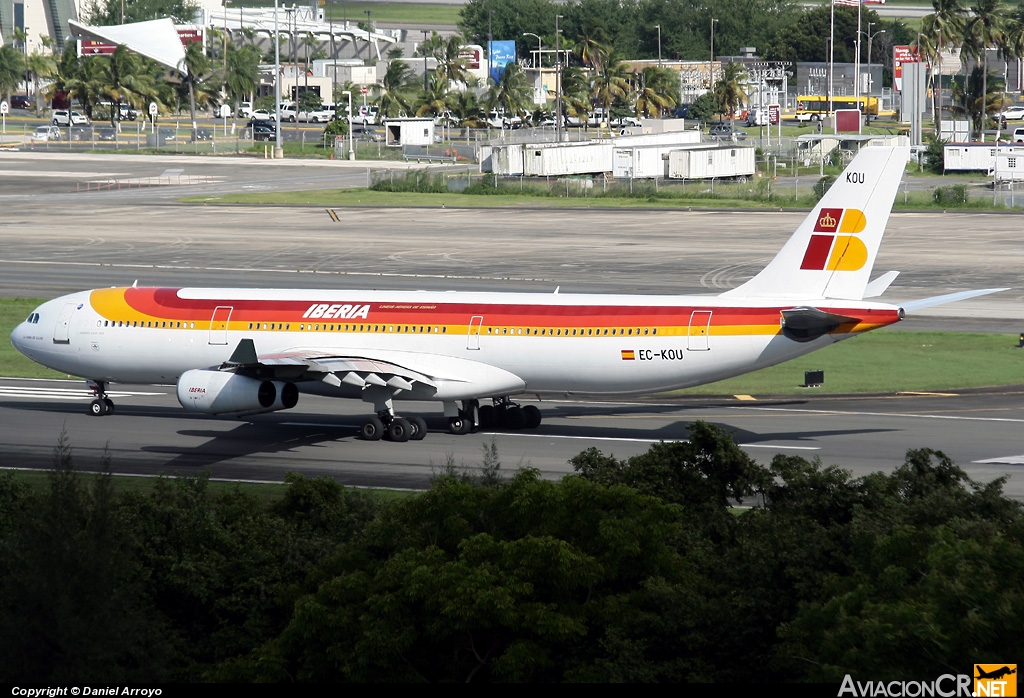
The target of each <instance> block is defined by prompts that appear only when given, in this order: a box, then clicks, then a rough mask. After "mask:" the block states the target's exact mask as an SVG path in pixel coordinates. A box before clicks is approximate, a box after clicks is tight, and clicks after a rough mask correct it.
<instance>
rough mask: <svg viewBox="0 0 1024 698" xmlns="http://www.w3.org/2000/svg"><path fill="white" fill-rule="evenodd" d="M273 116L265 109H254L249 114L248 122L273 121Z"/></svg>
mask: <svg viewBox="0 0 1024 698" xmlns="http://www.w3.org/2000/svg"><path fill="white" fill-rule="evenodd" d="M273 120H274V115H273V114H271V113H270V112H269V111H267V110H266V109H255V110H253V111H251V112H249V121H273Z"/></svg>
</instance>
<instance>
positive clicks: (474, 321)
mask: <svg viewBox="0 0 1024 698" xmlns="http://www.w3.org/2000/svg"><path fill="white" fill-rule="evenodd" d="M483 324H484V316H483V315H474V316H473V317H471V318H470V319H469V335H468V336H467V337H466V348H467V349H480V326H481V325H483Z"/></svg>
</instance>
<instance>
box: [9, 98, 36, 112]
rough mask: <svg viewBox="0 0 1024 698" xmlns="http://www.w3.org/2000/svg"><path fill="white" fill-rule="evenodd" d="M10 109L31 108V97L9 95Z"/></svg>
mask: <svg viewBox="0 0 1024 698" xmlns="http://www.w3.org/2000/svg"><path fill="white" fill-rule="evenodd" d="M9 104H10V106H11V109H31V108H32V98H31V97H29V96H28V95H11V101H10V102H9Z"/></svg>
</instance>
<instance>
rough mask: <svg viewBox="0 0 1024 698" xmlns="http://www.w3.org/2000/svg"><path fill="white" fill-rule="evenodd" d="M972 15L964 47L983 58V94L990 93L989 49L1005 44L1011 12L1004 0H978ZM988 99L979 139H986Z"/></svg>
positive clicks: (972, 9)
mask: <svg viewBox="0 0 1024 698" xmlns="http://www.w3.org/2000/svg"><path fill="white" fill-rule="evenodd" d="M971 13H972V16H971V17H970V18H969V19H968V20H967V25H966V27H965V28H964V41H965V43H964V49H965V50H966V51H967V52H968V54H970V55H971V56H973V57H974V59H975V60H978V59H981V64H982V71H981V81H982V86H981V94H983V95H987V94H988V87H987V81H988V49H989V47H991V46H995V47H999V48H1000V49H1002V47H1003V46H1004V45H1005V41H1004V39H1005V33H1004V30H1003V25H1004V23H1005V21H1006V17H1007V16H1008V14H1009V12H1008V9H1007V7H1006V5H1004V4H1003V1H1002V0H976V2H975V4H974V5H973V6H972V7H971ZM988 107H989V103H988V100H985V101H984V108H985V110H986V111H985V113H984V115H983V118H982V119H981V123H980V128H979V131H978V140H984V139H985V132H984V128H985V122H986V120H987V119H988V114H989V112H988V111H987V110H988Z"/></svg>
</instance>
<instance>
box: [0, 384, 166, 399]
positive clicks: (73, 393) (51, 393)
mask: <svg viewBox="0 0 1024 698" xmlns="http://www.w3.org/2000/svg"><path fill="white" fill-rule="evenodd" d="M151 395H166V393H150V392H133V391H113V390H108V391H107V397H109V398H115V397H116V398H122V397H140V396H151ZM0 397H33V398H39V399H42V400H92V399H95V397H96V394H95V393H94V392H92V391H91V390H82V389H74V388H20V387H17V386H3V387H0Z"/></svg>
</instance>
